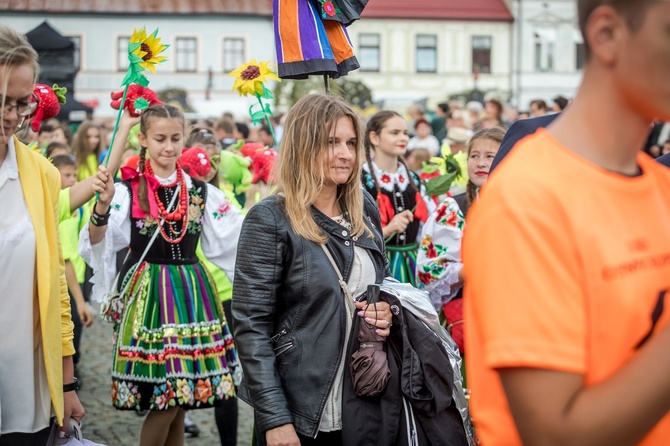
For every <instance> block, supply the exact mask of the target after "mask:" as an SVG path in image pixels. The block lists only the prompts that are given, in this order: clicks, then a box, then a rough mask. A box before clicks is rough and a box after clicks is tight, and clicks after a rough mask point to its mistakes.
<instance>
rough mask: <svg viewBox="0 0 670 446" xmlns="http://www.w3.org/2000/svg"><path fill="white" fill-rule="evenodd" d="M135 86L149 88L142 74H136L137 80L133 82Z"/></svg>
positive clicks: (147, 80)
mask: <svg viewBox="0 0 670 446" xmlns="http://www.w3.org/2000/svg"><path fill="white" fill-rule="evenodd" d="M135 83H136V84H140V85H141V86H143V87H148V86H149V79H147V77H146V76H145V75H143V74H138V75H137V79H136V80H135Z"/></svg>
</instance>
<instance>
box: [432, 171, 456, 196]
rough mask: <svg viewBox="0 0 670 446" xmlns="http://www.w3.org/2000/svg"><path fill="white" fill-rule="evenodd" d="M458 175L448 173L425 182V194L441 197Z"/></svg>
mask: <svg viewBox="0 0 670 446" xmlns="http://www.w3.org/2000/svg"><path fill="white" fill-rule="evenodd" d="M457 176H458V173H448V174H446V175H440V176H439V177H435V178H431V179H430V180H428V181H426V192H427V193H428V195H435V196H439V195H443V194H446V193H447V192H448V191H449V188H451V183H453V182H454V180H455V179H456V177H457Z"/></svg>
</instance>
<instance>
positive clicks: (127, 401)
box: [112, 381, 142, 409]
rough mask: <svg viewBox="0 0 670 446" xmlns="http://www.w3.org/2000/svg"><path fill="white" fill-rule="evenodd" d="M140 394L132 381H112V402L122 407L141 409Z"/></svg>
mask: <svg viewBox="0 0 670 446" xmlns="http://www.w3.org/2000/svg"><path fill="white" fill-rule="evenodd" d="M141 397H142V396H141V395H140V393H139V391H138V389H137V386H136V385H134V384H132V383H126V382H125V381H121V382H116V381H113V382H112V403H113V404H114V405H115V406H116V407H118V408H120V409H139V403H140V398H141Z"/></svg>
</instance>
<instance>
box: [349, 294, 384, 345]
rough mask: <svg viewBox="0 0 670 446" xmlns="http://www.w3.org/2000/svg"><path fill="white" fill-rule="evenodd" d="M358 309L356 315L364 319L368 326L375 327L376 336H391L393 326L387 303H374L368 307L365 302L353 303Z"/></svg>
mask: <svg viewBox="0 0 670 446" xmlns="http://www.w3.org/2000/svg"><path fill="white" fill-rule="evenodd" d="M354 303H355V304H356V308H358V310H359V311H358V315H359V316H360V317H362V318H364V319H365V322H366V323H367V324H369V325H374V326H375V327H377V330H375V331H376V332H377V334H378V335H379V336H382V337H386V336H388V335H390V334H391V325H393V313H391V307H390V306H389V304H388V302H376V303H374V304H370V305H368V303H367V301H363V302H354Z"/></svg>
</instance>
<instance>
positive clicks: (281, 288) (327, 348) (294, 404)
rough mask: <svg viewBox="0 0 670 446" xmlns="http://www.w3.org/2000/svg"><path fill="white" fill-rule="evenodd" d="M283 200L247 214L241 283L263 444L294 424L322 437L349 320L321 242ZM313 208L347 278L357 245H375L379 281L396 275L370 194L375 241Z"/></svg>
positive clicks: (239, 322)
mask: <svg viewBox="0 0 670 446" xmlns="http://www.w3.org/2000/svg"><path fill="white" fill-rule="evenodd" d="M283 201H284V200H283V198H282V197H281V196H272V197H269V198H266V199H265V200H263V201H261V202H260V203H258V204H256V205H255V206H254V207H253V208H252V209H251V210H250V211H249V213H248V215H247V216H246V218H245V219H244V224H243V226H242V233H241V235H240V240H239V245H238V251H237V263H236V265H235V281H234V286H233V306H232V308H233V318H234V320H235V344H236V346H237V353H238V355H239V360H240V362H241V364H242V369H243V370H244V379H243V381H242V384H241V385H240V390H239V397H240V398H241V399H242V400H244V401H246V402H247V403H249V404H250V405H251V406H253V407H254V414H255V423H256V429H257V434H258V437H259V438H258V439H259V440H261V441H262V443H264V440H265V432H266V431H268V430H270V429H272V428H275V427H279V426H281V425H283V424H287V423H292V424H293V425H294V427H295V429H296V431H297V432H298V433H300V434H302V435H306V436H310V437H315V436H316V434H317V432H318V428H319V421H320V418H321V414H322V412H323V409H324V406H325V403H326V399H327V397H328V392H329V391H330V388H331V386H332V385H333V382H334V379H335V373H336V372H337V367H338V364H339V362H340V358H341V355H342V350H343V343H344V330H345V326H346V325H345V324H346V321H345V317H346V306H345V301H344V295H343V293H342V290H341V288H340V286H339V282H338V278H337V273H336V272H335V270H334V269H333V266H332V265H331V264H330V262H329V261H328V258H327V257H326V255H325V253H324V252H323V250H322V248H321V247H320V246H319V245H318V244H316V243H314V242H311V241H309V240H306V239H304V238H303V237H300V236H298V235H296V234H295V233H294V232H293V231H292V230H291V227H290V225H289V223H288V220H287V219H286V216H285V214H284V206H283ZM312 213H313V215H314V219H315V221H316V223H317V224H318V225H319V226H320V227H321V228H322V229H323V230H324V231H325V232H326V233H327V234H328V235H329V240H328V242H327V246H328V248H329V249H330V252H331V254H332V256H333V258H334V259H335V263H337V265H338V267H339V268H340V271H341V272H342V275H343V276H344V279H345V280H348V278H349V274H350V272H351V266H352V264H353V259H354V245H356V246H360V247H363V248H365V249H367V250H368V251H369V253H370V255H371V259H372V262H373V264H374V265H375V269H376V272H377V274H376V281H377V283H381V281H382V280H383V278H384V277H385V276H388V275H390V273H389V270H388V262H387V260H386V255H385V250H384V240H383V237H382V235H381V224H380V221H379V212H378V210H377V207H376V205H375V203H374V201H373V200H372V197H371V196H370V195H369V194H368V193H367V192H365V214H366V216H365V222H366V224H367V225H368V227H370V229H372V231H373V233H374V234H375V238H374V239H371V238H369V237H368V236H367V234H364V235H363V236H361V237H357V238H356V239H354V238H352V237H351V235H350V234H349V232H348V231H347V230H346V229H344V228H343V227H342V226H341V225H339V224H337V223H335V222H334V221H333V220H331V219H330V218H329V217H327V216H326V215H324V214H322V213H321V212H319V211H318V210H317V209H316V208H314V207H312Z"/></svg>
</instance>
